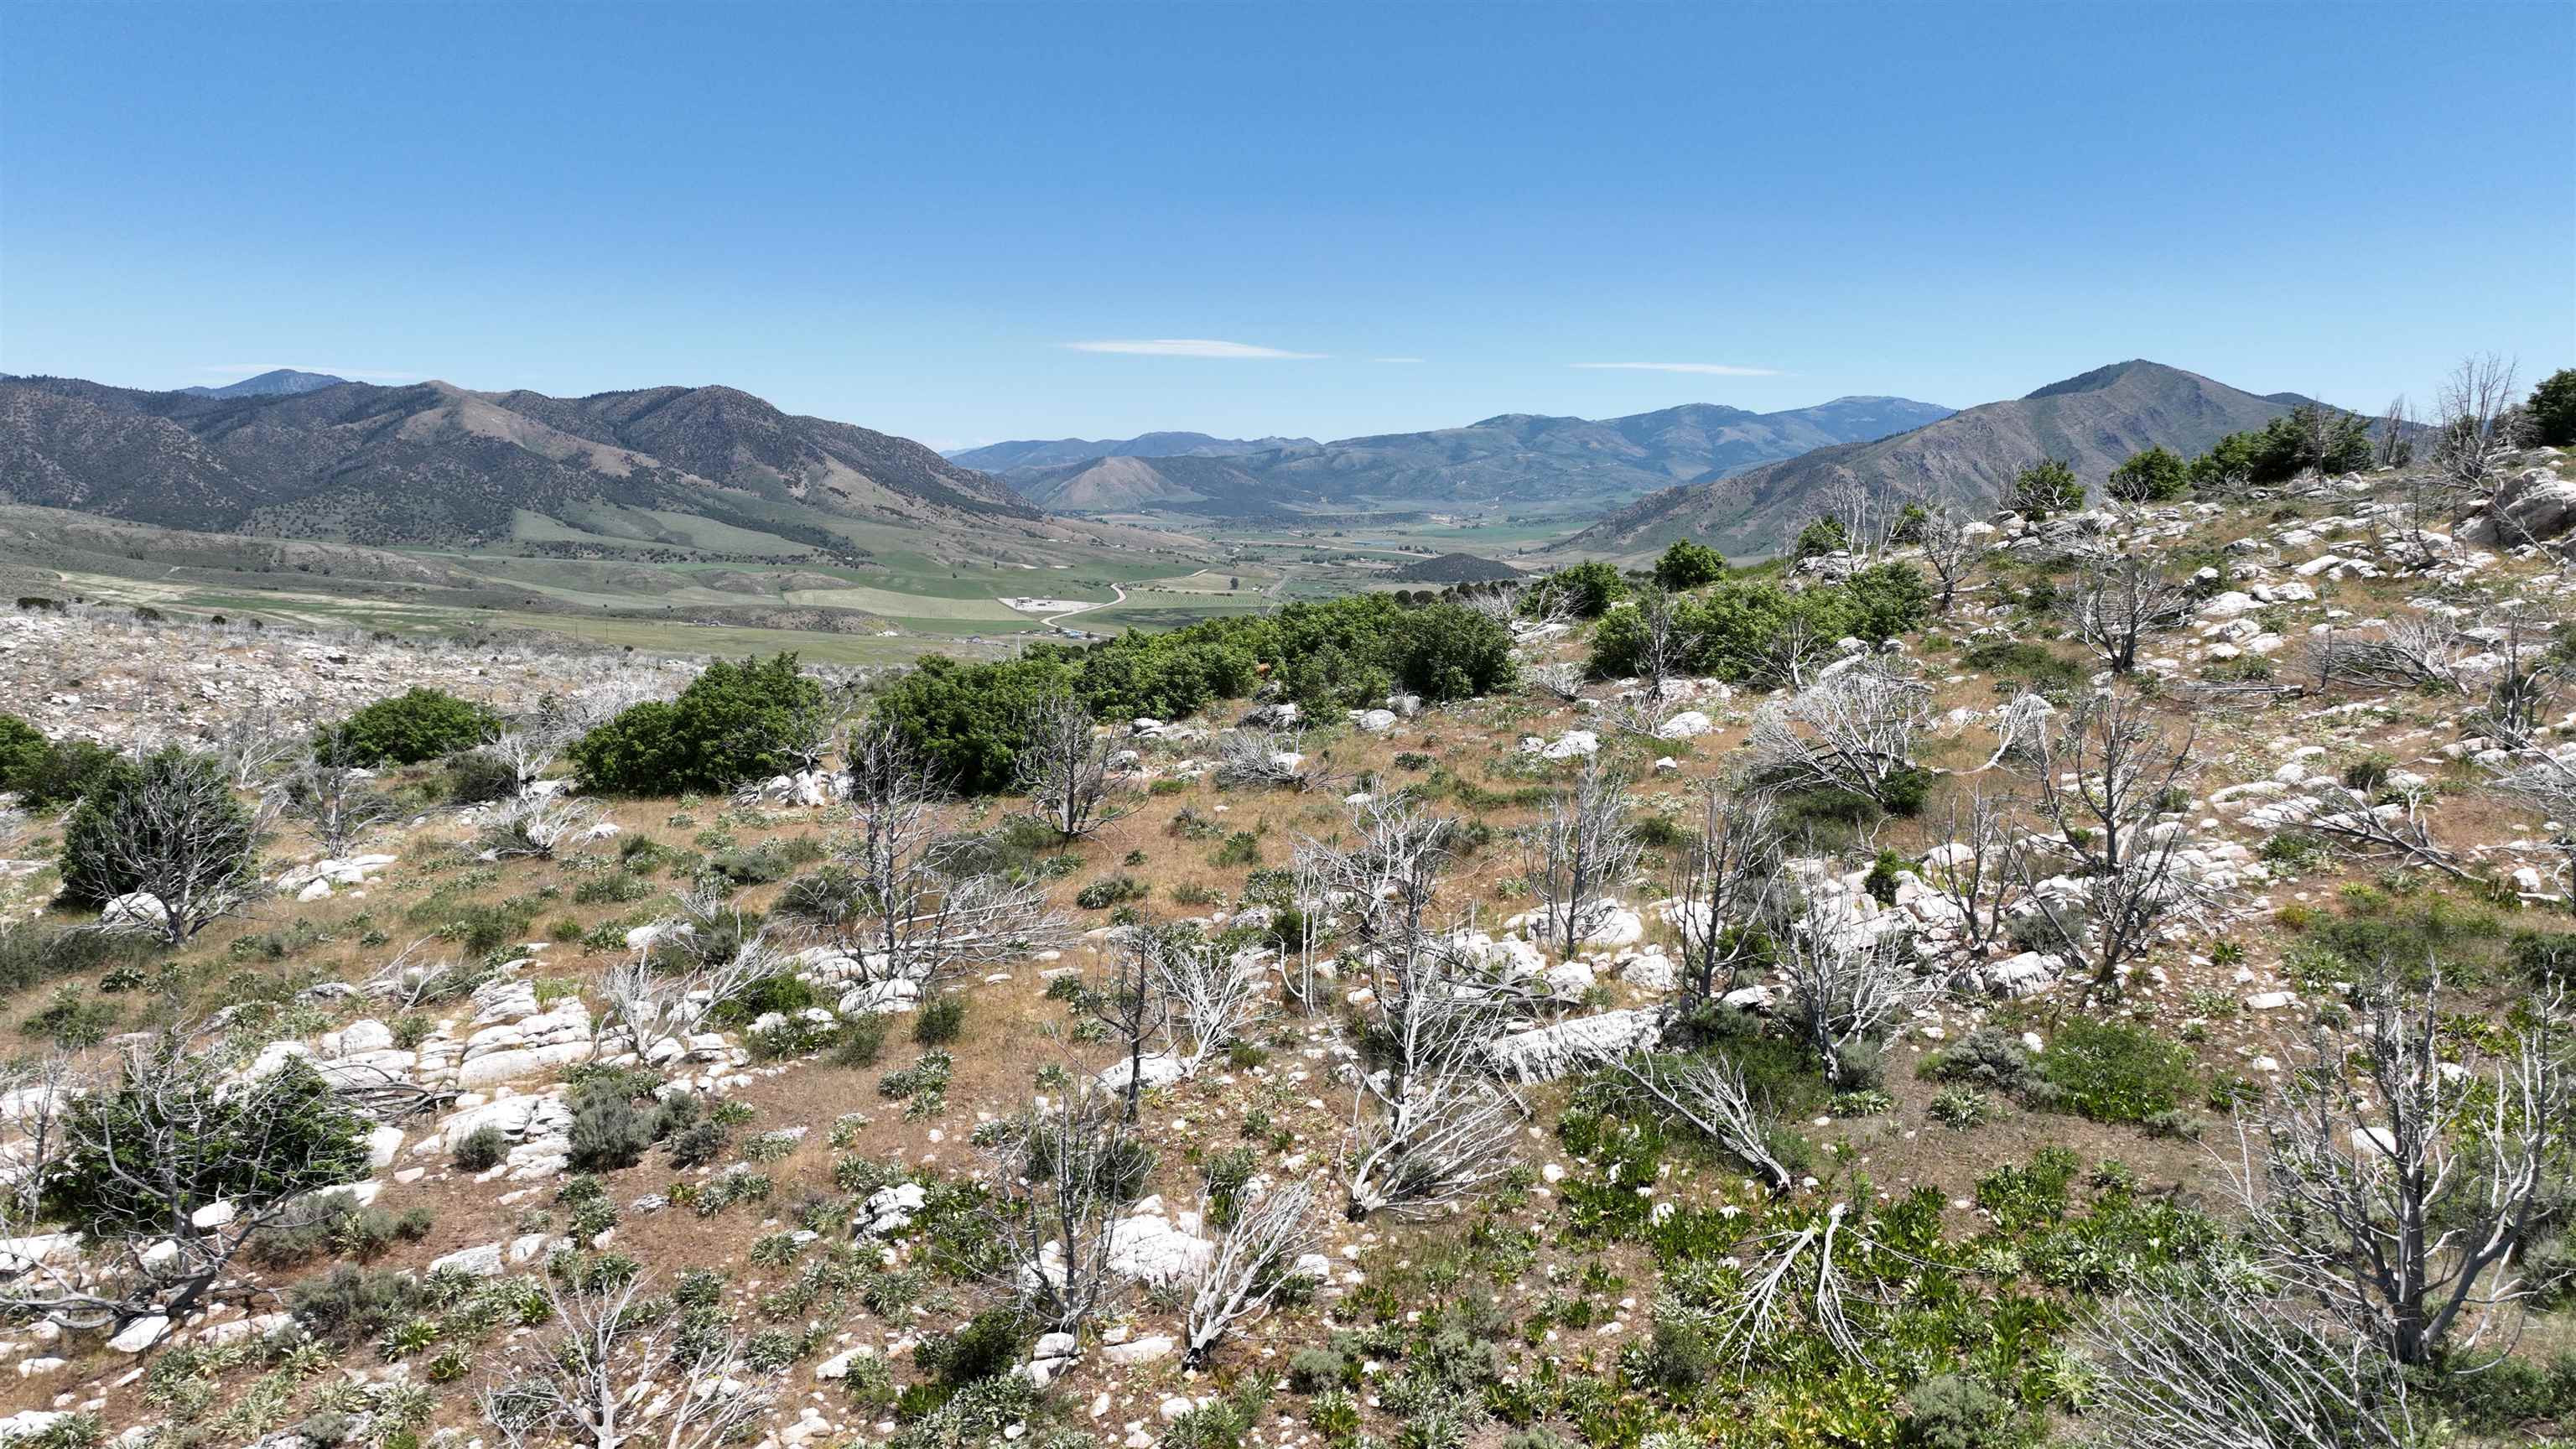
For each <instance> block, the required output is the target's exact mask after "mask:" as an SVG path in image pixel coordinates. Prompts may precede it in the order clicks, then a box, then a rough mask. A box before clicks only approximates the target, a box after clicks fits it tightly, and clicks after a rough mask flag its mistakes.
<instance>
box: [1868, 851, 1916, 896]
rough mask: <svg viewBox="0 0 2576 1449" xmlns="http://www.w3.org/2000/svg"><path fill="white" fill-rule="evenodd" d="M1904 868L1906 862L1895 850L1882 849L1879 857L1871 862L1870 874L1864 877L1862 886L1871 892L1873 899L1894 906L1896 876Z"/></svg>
mask: <svg viewBox="0 0 2576 1449" xmlns="http://www.w3.org/2000/svg"><path fill="white" fill-rule="evenodd" d="M1904 869H1905V862H1904V860H1903V859H1902V858H1900V857H1899V856H1898V855H1897V853H1896V852H1895V851H1892V850H1882V851H1880V852H1879V853H1878V859H1876V860H1874V861H1871V862H1870V866H1869V874H1868V875H1867V876H1864V877H1862V879H1861V888H1862V889H1864V890H1866V891H1868V892H1869V895H1870V899H1871V900H1874V901H1876V902H1878V903H1879V904H1880V905H1882V906H1892V905H1894V904H1896V876H1897V873H1898V872H1899V871H1902V870H1904Z"/></svg>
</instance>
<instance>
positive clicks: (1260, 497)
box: [1003, 397, 1949, 516]
mask: <svg viewBox="0 0 2576 1449" xmlns="http://www.w3.org/2000/svg"><path fill="white" fill-rule="evenodd" d="M1948 414H1949V409H1947V408H1942V407H1937V406H1934V405H1933V404H1930V403H1919V402H1912V401H1909V400H1907V399H1904V398H1890V397H1846V398H1836V399H1835V400H1833V401H1832V402H1829V403H1821V404H1818V405H1817V406H1815V407H1808V408H1794V409H1790V410H1788V411H1784V412H1776V413H1755V412H1748V411H1746V410H1745V409H1742V408H1731V407H1720V406H1715V405H1711V404H1706V403H1692V404H1688V405H1686V406H1682V407H1677V408H1665V409H1663V410H1661V411H1658V412H1651V413H1638V414H1635V415H1633V416H1629V417H1621V418H1604V419H1600V420H1597V421H1596V420H1592V419H1586V418H1559V417H1540V416H1536V415H1532V414H1527V413H1510V414H1505V415H1503V416H1501V417H1492V418H1487V419H1485V420H1484V421H1482V422H1478V423H1471V424H1469V425H1467V426H1466V427H1463V428H1442V429H1438V430H1435V431H1432V432H1425V433H1390V434H1384V435H1381V436H1377V437H1366V438H1343V439H1340V440H1338V441H1335V442H1330V443H1297V444H1292V445H1288V446H1284V447H1273V448H1266V449H1262V450H1259V451H1251V452H1244V453H1239V454H1231V455H1226V456H1222V457H1218V456H1213V455H1206V456H1201V455H1192V456H1184V457H1152V456H1116V455H1113V456H1106V457H1092V458H1085V459H1082V460H1079V461H1074V462H1068V463H1062V464H1058V465H1055V466H1051V467H1041V466H1032V465H1021V466H1015V467H1012V468H1010V469H1008V470H1006V471H1005V472H1004V474H1003V477H1004V478H1005V479H1006V481H1008V482H1009V483H1010V484H1011V486H1012V487H1014V488H1016V489H1018V490H1019V492H1020V493H1021V494H1022V495H1023V496H1025V497H1027V498H1028V499H1030V500H1031V501H1032V502H1035V503H1038V504H1041V505H1043V506H1045V507H1048V508H1055V509H1061V510H1066V511H1081V512H1107V511H1117V510H1124V509H1129V508H1136V507H1160V508H1169V509H1176V510H1178V511H1183V512H1196V513H1206V514H1212V515H1219V516H1223V515H1240V514H1252V513H1262V512H1267V511H1270V510H1272V509H1276V508H1280V507H1283V506H1286V505H1289V504H1300V505H1308V506H1329V505H1334V504H1347V503H1351V502H1355V501H1362V500H1368V499H1413V500H1423V499H1448V500H1512V501H1527V500H1561V499H1566V498H1590V499H1605V500H1606V499H1616V498H1622V497H1626V496H1629V495H1632V494H1636V493H1639V492H1643V491H1645V490H1648V489H1656V488H1663V487H1667V486H1669V485H1671V484H1673V483H1676V482H1683V481H1690V480H1695V479H1700V478H1708V477H1722V476H1725V475H1727V474H1731V473H1735V472H1739V471H1741V470H1743V469H1745V468H1750V467H1752V466H1754V465H1756V464H1759V463H1763V462H1766V461H1769V460H1771V459H1775V458H1786V457H1790V456H1792V455H1794V454H1798V453H1803V452H1806V451H1808V450H1809V449H1813V448H1822V447H1828V446H1831V445H1833V444H1836V443H1847V442H1852V441H1855V440H1860V439H1867V438H1880V437H1885V436H1887V435H1888V434H1889V433H1892V432H1902V431H1904V430H1906V429H1909V428H1913V427H1917V426H1920V425H1921V424H1923V423H1926V422H1929V421H1931V420H1932V419H1935V418H1940V417H1946V416H1948Z"/></svg>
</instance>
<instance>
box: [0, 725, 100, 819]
mask: <svg viewBox="0 0 2576 1449" xmlns="http://www.w3.org/2000/svg"><path fill="white" fill-rule="evenodd" d="M124 762H125V757H124V756H122V755H120V754H118V753H117V752H116V751H114V750H111V749H108V748H107V747H106V746H104V745H95V744H92V743H90V742H89V741H87V740H63V741H61V742H59V743H57V744H54V745H52V746H49V747H48V748H46V749H45V750H44V751H43V752H42V753H41V754H38V755H35V756H32V757H28V756H23V755H22V756H21V757H20V763H19V765H18V769H19V772H20V773H19V774H18V775H17V777H16V779H15V780H14V781H11V782H8V783H5V784H0V789H7V790H14V791H16V792H17V795H18V803H20V804H21V805H24V806H25V807H26V808H28V809H30V810H59V809H61V808H62V807H63V806H66V805H69V804H71V803H72V802H73V801H75V800H78V799H80V798H81V797H82V796H84V795H86V794H88V793H89V792H90V791H91V790H92V789H93V788H94V787H96V786H97V784H98V783H99V782H100V781H101V780H103V779H105V778H107V775H108V772H109V771H111V770H113V769H115V768H116V767H117V766H118V765H121V764H123V763H124Z"/></svg>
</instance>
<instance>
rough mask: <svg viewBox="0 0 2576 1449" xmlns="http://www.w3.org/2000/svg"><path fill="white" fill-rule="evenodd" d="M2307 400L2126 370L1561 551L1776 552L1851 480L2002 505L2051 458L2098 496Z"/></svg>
mask: <svg viewBox="0 0 2576 1449" xmlns="http://www.w3.org/2000/svg"><path fill="white" fill-rule="evenodd" d="M2306 401H2308V399H2306V398H2304V397H2301V396H2300V395H2299V394H2297V393H2275V394H2270V395H2258V394H2255V393H2250V392H2245V391H2242V390H2240V389H2237V388H2233V387H2229V386H2227V385H2226V384H2225V383H2221V382H2215V381H2212V380H2211V379H2209V378H2206V377H2202V376H2201V375H2200V374H2198V373H2194V372H2185V371H2183V370H2182V369H2181V368H2178V367H2168V366H2166V365H2165V364H2163V363H2157V362H2148V361H2144V360H2131V361H2128V362H2119V363H2113V364H2111V365H2110V366H2108V367H2098V368H2095V369H2093V370H2092V371H2090V372H2085V373H2081V374H2078V375H2077V376H2074V377H2070V378H2067V379H2065V380H2063V381H2060V382H2053V383H2050V384H2048V385H2047V386H2045V387H2042V388H2039V389H2036V390H2035V391H2033V392H2031V393H2029V394H2027V395H2025V396H2023V397H2019V398H2014V399H2011V400H2008V401H2005V402H1992V403H1985V404H1983V405H1980V406H1978V407H1972V408H1968V409H1966V410H1964V411H1962V412H1957V413H1953V414H1950V415H1949V416H1947V417H1944V418H1941V419H1940V420H1938V421H1934V422H1929V423H1927V424H1925V425H1923V426H1920V427H1916V428H1914V429H1912V430H1910V431H1907V432H1903V433H1900V434H1897V435H1895V436H1893V437H1885V438H1880V439H1877V440H1875V441H1867V442H1850V443H1843V444H1839V445H1836V446H1832V447H1824V448H1819V449H1816V450H1815V451H1813V452H1809V453H1805V454H1802V455H1800V456H1797V457H1793V458H1787V459H1783V460H1781V461H1778V462H1770V463H1765V464H1763V465H1762V466H1760V467H1757V468H1751V469H1747V470H1744V471H1742V472H1739V473H1737V474H1735V475H1733V476H1731V477H1724V478H1711V479H1703V480H1695V481H1693V482H1690V483H1686V484H1683V485H1681V486H1678V487H1673V488H1668V489H1665V490H1663V491H1661V492H1658V493H1654V494H1651V495H1649V496H1647V497H1644V498H1640V499H1638V500H1637V501H1636V502H1634V503H1631V504H1629V505H1628V506H1627V507H1625V508H1622V509H1620V510H1619V511H1617V512H1615V513H1613V514H1611V515H1610V516H1609V517H1607V518H1604V519H1603V520H1601V521H1600V522H1599V523H1596V524H1594V525H1593V526H1591V527H1590V528H1587V529H1585V530H1583V531H1582V532H1581V533H1578V534H1576V535H1574V536H1573V537H1572V538H1569V539H1567V540H1566V541H1565V542H1564V543H1563V544H1561V545H1559V546H1558V547H1559V548H1560V549H1562V550H1564V551H1567V552H1574V553H1593V554H1633V553H1643V552H1649V551H1652V550H1654V549H1659V548H1662V547H1664V546H1665V545H1667V544H1669V543H1671V542H1672V541H1673V540H1675V539H1679V538H1691V539H1696V540H1698V541H1700V542H1702V543H1706V544H1709V545H1710V546H1712V547H1714V548H1716V549H1718V550H1719V551H1720V552H1722V553H1727V554H1739V553H1744V554H1751V553H1770V552H1775V551H1777V550H1778V549H1780V548H1781V547H1782V546H1784V544H1785V542H1786V541H1787V540H1788V539H1789V538H1791V537H1792V536H1794V535H1795V534H1796V533H1797V531H1798V530H1799V529H1800V528H1801V527H1804V526H1805V525H1806V523H1807V522H1808V521H1809V520H1810V519H1811V518H1812V517H1813V516H1814V515H1815V512H1816V508H1817V499H1818V497H1819V496H1820V495H1821V493H1822V491H1823V490H1824V489H1825V488H1827V487H1829V486H1831V485H1833V484H1835V483H1838V482H1846V481H1848V482H1858V483H1860V484H1863V485H1864V486H1866V487H1868V488H1870V489H1872V490H1873V491H1875V492H1878V493H1880V494H1881V495H1883V496H1886V497H1890V498H1908V499H1921V500H1923V501H1925V502H1932V501H1944V502H1950V503H1954V504H1960V505H1964V506H1969V507H1973V508H1978V509H1984V508H1990V507H1992V506H1993V505H1994V504H1995V503H1996V502H1997V501H1998V500H2000V499H2001V497H2002V496H2003V491H2004V489H2005V487H2006V486H2007V485H2009V484H2010V483H2011V481H2012V478H2013V475H2014V474H2016V473H2018V472H2019V471H2020V470H2021V469H2023V468H2025V467H2027V466H2029V465H2030V464H2032V463H2034V462H2037V461H2038V460H2039V459H2041V458H2043V457H2053V458H2061V459H2064V460H2066V461H2067V462H2069V463H2070V464H2072V465H2073V467H2074V469H2075V472H2076V474H2077V476H2079V477H2081V478H2082V479H2083V480H2084V481H2085V482H2086V483H2087V484H2088V485H2092V486H2097V487H2098V486H2099V485H2100V484H2101V482H2102V480H2103V479H2104V478H2106V477H2108V476H2109V474H2110V472H2111V470H2112V469H2114V468H2116V467H2118V466H2119V465H2120V464H2122V463H2124V462H2126V461H2128V459H2129V458H2130V457H2131V455H2133V454H2136V453H2140V452H2144V451H2145V450H2146V449H2148V448H2150V447H2154V446H2157V445H2159V444H2160V445H2162V446H2164V447H2166V448H2170V449H2172V450H2173V451H2175V452H2177V453H2182V454H2184V455H2186V456H2188V455H2190V454H2194V453H2199V452H2203V451H2205V450H2207V449H2208V447H2209V446H2210V445H2211V444H2212V443H2215V442H2217V441H2218V440H2219V439H2220V438H2222V437H2224V436H2226V435H2227V434H2229V433H2233V432H2240V431H2243V430H2245V429H2249V428H2260V427H2262V426H2263V425H2264V424H2265V423H2267V422H2270V421H2271V420H2272V419H2273V418H2276V417H2279V416H2281V415H2283V414H2285V413H2287V412H2289V411H2290V410H2291V409H2292V408H2294V407H2296V406H2298V405H2300V404H2302V403H2304V402H2306Z"/></svg>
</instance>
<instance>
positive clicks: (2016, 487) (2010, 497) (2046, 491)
mask: <svg viewBox="0 0 2576 1449" xmlns="http://www.w3.org/2000/svg"><path fill="white" fill-rule="evenodd" d="M2004 501H2005V502H2006V503H2007V504H2009V505H2011V507H2012V508H2013V510H2014V511H2015V512H2017V513H2020V514H2021V515H2022V516H2023V517H2025V518H2031V519H2042V518H2046V517H2048V516H2049V515H2050V514H2052V513H2065V512H2068V511H2070V510H2074V509H2080V508H2082V507H2083V506H2084V480H2083V479H2081V478H2078V477H2076V476H2075V469H2074V468H2073V467H2072V466H2071V465H2069V464H2068V463H2066V462H2065V461H2064V460H2062V459H2058V458H2042V459H2040V460H2039V461H2038V462H2036V463H2033V464H2031V465H2030V466H2029V467H2027V468H2024V469H2022V470H2021V471H2020V472H2019V473H2016V474H2014V475H2013V481H2012V488H2011V489H2010V491H2008V492H2007V493H2006V494H2005V495H2004Z"/></svg>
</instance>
